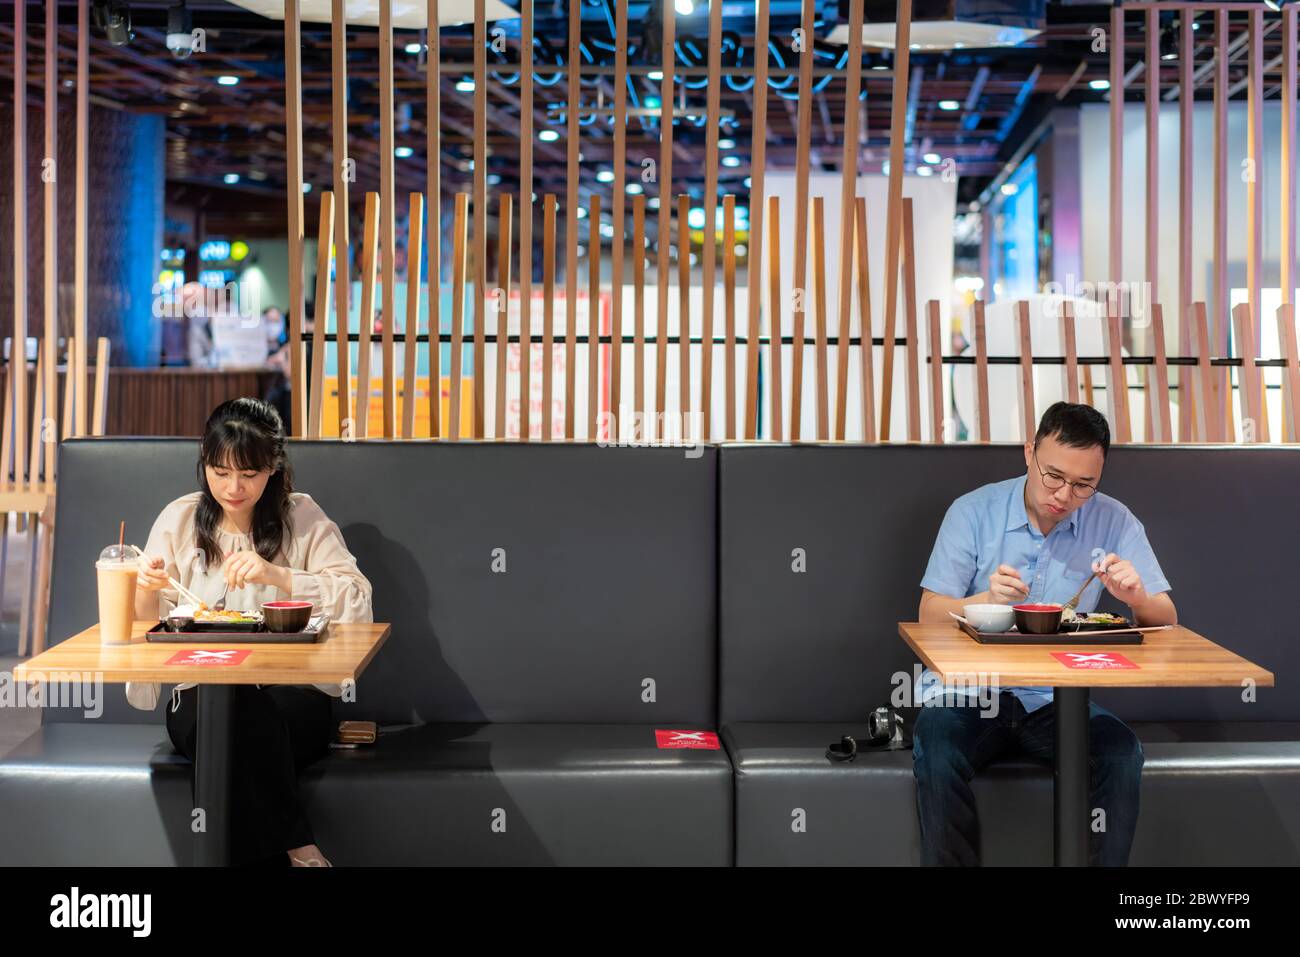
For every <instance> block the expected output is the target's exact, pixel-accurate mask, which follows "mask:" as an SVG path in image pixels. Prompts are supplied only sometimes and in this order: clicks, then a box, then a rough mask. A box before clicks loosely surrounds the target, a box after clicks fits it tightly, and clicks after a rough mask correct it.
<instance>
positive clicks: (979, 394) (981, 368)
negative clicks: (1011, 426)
mask: <svg viewBox="0 0 1300 957" xmlns="http://www.w3.org/2000/svg"><path fill="white" fill-rule="evenodd" d="M973 309H974V313H975V433H976V435H977V436H978V437H979V440H980V441H981V442H989V441H991V438H990V429H989V347H988V335H987V332H986V329H985V326H984V300H983V299H976V300H975V303H974V306H973Z"/></svg>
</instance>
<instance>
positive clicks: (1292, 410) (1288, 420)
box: [1277, 302, 1300, 442]
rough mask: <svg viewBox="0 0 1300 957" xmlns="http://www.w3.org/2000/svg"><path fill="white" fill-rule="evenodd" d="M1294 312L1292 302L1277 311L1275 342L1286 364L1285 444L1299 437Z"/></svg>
mask: <svg viewBox="0 0 1300 957" xmlns="http://www.w3.org/2000/svg"><path fill="white" fill-rule="evenodd" d="M1295 310H1296V306H1295V303H1293V302H1285V303H1283V304H1282V305H1281V306H1279V307H1278V310H1277V341H1278V344H1279V345H1280V346H1281V353H1282V358H1283V359H1284V360H1285V362H1286V367H1285V368H1284V369H1283V370H1282V420H1283V423H1284V425H1285V436H1284V441H1287V442H1294V441H1296V437H1297V436H1300V409H1297V404H1300V352H1298V351H1297V349H1296V327H1295V325H1296V324H1295Z"/></svg>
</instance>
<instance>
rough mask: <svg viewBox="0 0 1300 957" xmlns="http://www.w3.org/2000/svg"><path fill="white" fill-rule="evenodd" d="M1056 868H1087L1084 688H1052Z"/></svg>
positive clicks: (1085, 703)
mask: <svg viewBox="0 0 1300 957" xmlns="http://www.w3.org/2000/svg"><path fill="white" fill-rule="evenodd" d="M1055 698H1056V782H1055V787H1054V789H1053V797H1054V801H1055V811H1056V816H1055V821H1054V834H1053V837H1054V838H1055V844H1056V866H1057V867H1087V866H1088V833H1089V814H1088V793H1089V787H1088V689H1087V688H1057V689H1056V695H1055Z"/></svg>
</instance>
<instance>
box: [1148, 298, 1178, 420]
mask: <svg viewBox="0 0 1300 957" xmlns="http://www.w3.org/2000/svg"><path fill="white" fill-rule="evenodd" d="M1151 332H1152V349H1153V354H1154V358H1155V363H1154V365H1153V377H1154V380H1155V381H1154V383H1153V384H1152V387H1153V388H1154V390H1155V395H1154V396H1152V395H1151V394H1150V393H1148V395H1147V407H1148V408H1150V407H1151V406H1152V405H1154V406H1155V413H1154V414H1153V415H1152V416H1151V422H1152V424H1153V425H1154V426H1155V427H1156V433H1155V441H1157V442H1162V443H1168V442H1172V441H1173V440H1174V432H1173V421H1172V419H1171V417H1170V414H1169V361H1168V355H1167V353H1166V350H1165V311H1164V308H1163V307H1162V306H1161V305H1160V304H1159V303H1158V302H1157V303H1152V304H1151ZM1147 381H1148V383H1151V379H1148V380H1147ZM1153 399H1154V401H1153ZM1147 441H1148V442H1150V441H1152V434H1151V433H1150V432H1148V433H1147Z"/></svg>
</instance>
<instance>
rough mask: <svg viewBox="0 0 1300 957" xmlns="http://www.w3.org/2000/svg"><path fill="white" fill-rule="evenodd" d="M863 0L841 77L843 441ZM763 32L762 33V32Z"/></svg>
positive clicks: (839, 414)
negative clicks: (842, 83)
mask: <svg viewBox="0 0 1300 957" xmlns="http://www.w3.org/2000/svg"><path fill="white" fill-rule="evenodd" d="M862 8H863V0H849V43H848V53H849V63H848V75H847V76H846V77H845V80H844V155H843V157H842V158H841V160H840V284H839V293H840V299H839V310H840V316H839V318H840V323H839V335H838V339H839V345H838V346H836V347H835V438H836V440H838V441H841V442H842V441H844V434H845V420H846V419H847V418H848V399H849V316H850V314H851V311H852V306H853V229H854V226H853V217H852V216H851V215H850V211H851V210H854V209H855V208H856V206H857V202H856V201H857V195H858V149H859V146H860V144H859V143H858V94H859V92H860V90H861V87H862V17H863V12H862ZM764 35H765V34H764Z"/></svg>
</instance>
